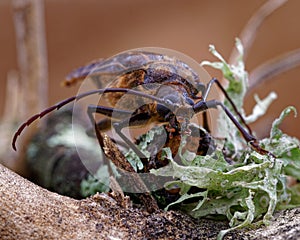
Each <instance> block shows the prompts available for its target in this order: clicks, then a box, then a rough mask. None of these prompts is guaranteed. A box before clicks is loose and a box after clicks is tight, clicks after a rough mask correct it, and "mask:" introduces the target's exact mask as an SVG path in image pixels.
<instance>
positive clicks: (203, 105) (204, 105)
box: [194, 100, 272, 155]
mask: <svg viewBox="0 0 300 240" xmlns="http://www.w3.org/2000/svg"><path fill="white" fill-rule="evenodd" d="M218 106H220V107H221V108H222V109H223V111H224V112H225V113H226V115H227V116H228V117H229V118H230V120H231V121H232V122H233V124H234V125H235V126H236V127H237V129H238V130H239V131H240V133H241V134H242V135H243V137H244V139H245V140H246V141H247V142H248V143H249V144H250V145H251V146H252V147H253V148H254V149H255V150H256V151H257V152H259V153H261V154H271V153H269V152H268V151H266V150H264V149H262V148H261V147H260V146H259V145H258V142H257V139H256V138H255V137H254V136H253V135H252V133H251V132H247V131H246V129H245V128H244V127H243V126H242V125H241V123H240V122H239V121H238V120H237V119H236V118H235V117H234V115H233V114H232V113H231V111H230V110H229V109H228V108H227V107H226V106H225V105H224V104H223V103H222V102H220V101H217V100H209V101H206V102H205V101H200V102H198V103H196V104H195V107H194V110H195V112H201V111H206V110H207V109H210V108H217V107H218ZM271 155H272V154H271Z"/></svg>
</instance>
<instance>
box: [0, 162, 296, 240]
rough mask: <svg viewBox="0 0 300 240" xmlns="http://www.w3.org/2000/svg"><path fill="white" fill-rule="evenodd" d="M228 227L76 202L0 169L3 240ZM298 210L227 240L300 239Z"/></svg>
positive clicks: (185, 234)
mask: <svg viewBox="0 0 300 240" xmlns="http://www.w3.org/2000/svg"><path fill="white" fill-rule="evenodd" d="M224 228H227V225H226V223H223V222H214V221H209V220H205V219H203V220H199V221H195V220H192V219H190V218H189V217H188V216H186V215H184V214H182V213H180V212H174V211H169V212H163V211H158V212H155V213H153V214H149V213H147V212H146V211H145V210H144V209H142V208H133V207H128V208H123V207H120V205H119V204H118V203H117V202H116V201H115V200H114V199H112V198H110V197H108V196H107V195H102V194H97V195H95V196H94V197H93V198H90V199H86V200H74V199H72V198H69V197H65V196H61V195H58V194H56V193H52V192H49V191H47V190H45V189H43V188H41V187H39V186H37V185H35V184H33V183H31V182H29V181H28V180H26V179H24V178H22V177H20V176H19V175H17V174H16V173H13V172H11V171H10V170H8V169H7V168H5V167H3V166H2V165H0V236H1V239H215V238H216V236H217V233H218V232H219V230H221V229H224ZM299 238H300V209H294V210H289V211H284V212H280V213H278V214H277V215H276V217H275V220H274V222H272V224H271V225H270V226H268V227H264V226H262V227H261V228H259V229H256V230H243V231H239V232H234V233H231V234H229V235H228V236H227V237H226V238H225V239H299Z"/></svg>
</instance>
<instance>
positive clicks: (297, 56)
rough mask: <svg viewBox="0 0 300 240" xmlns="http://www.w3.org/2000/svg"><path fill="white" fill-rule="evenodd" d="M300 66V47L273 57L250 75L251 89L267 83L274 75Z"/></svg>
mask: <svg viewBox="0 0 300 240" xmlns="http://www.w3.org/2000/svg"><path fill="white" fill-rule="evenodd" d="M298 66H300V49H296V50H293V51H290V52H287V53H284V54H282V55H280V56H279V57H276V58H273V59H271V60H269V61H267V62H265V63H263V64H261V65H260V66H258V67H257V68H255V69H254V70H253V71H252V72H251V73H250V75H249V79H250V81H249V84H250V86H249V90H251V89H253V88H255V87H257V85H258V84H262V83H265V82H267V81H269V80H271V79H272V78H273V77H275V76H277V75H279V74H281V73H283V72H285V71H288V70H290V69H292V68H295V67H298Z"/></svg>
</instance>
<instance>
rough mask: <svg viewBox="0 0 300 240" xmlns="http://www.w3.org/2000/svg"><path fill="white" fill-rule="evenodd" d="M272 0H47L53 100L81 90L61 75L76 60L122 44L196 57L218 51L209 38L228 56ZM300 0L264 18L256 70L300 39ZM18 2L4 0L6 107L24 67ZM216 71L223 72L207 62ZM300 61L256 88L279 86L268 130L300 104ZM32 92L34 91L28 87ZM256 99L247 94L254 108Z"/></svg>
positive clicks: (263, 124) (251, 63) (0, 76)
mask: <svg viewBox="0 0 300 240" xmlns="http://www.w3.org/2000/svg"><path fill="white" fill-rule="evenodd" d="M265 2H266V1H263V0H252V1H241V0H230V1H220V0H219V1H211V0H210V1H208V0H205V1H204V0H186V1H180V0H172V1H171V0H160V1H158V0H156V1H153V0H143V1H141V0H110V1H104V0H72V1H71V0H46V1H45V21H46V37H47V52H48V63H49V82H50V86H49V104H53V103H55V102H57V101H58V100H61V99H64V98H66V97H68V96H71V95H73V94H74V93H76V90H77V88H76V87H75V88H71V89H64V88H62V87H61V86H60V82H61V81H62V80H63V79H64V77H65V75H66V74H67V73H68V72H69V71H70V70H72V69H73V68H75V67H77V66H80V65H82V64H85V63H87V62H89V61H91V60H93V59H96V58H100V57H104V58H105V57H109V56H111V55H113V54H116V53H118V52H120V51H124V50H128V49H132V48H137V47H143V46H157V47H165V48H171V49H174V50H177V51H181V52H183V53H185V54H187V55H189V56H191V57H192V58H194V59H195V60H196V61H198V62H201V61H202V60H205V59H209V60H213V59H214V58H213V57H212V55H211V54H210V53H209V52H208V45H209V44H214V45H215V46H216V48H217V49H218V50H219V51H220V52H221V53H222V54H223V56H224V57H225V59H228V58H229V56H230V53H231V50H232V48H233V46H234V42H235V37H237V36H239V34H240V32H241V30H242V29H243V26H244V25H245V24H246V23H247V21H248V20H249V18H250V17H251V16H252V14H253V13H254V12H255V11H256V10H257V9H258V8H259V7H260V6H261V5H262V4H263V3H265ZM299 10H300V2H299V1H297V0H291V1H288V2H287V3H286V4H284V5H283V6H282V7H281V8H279V9H277V10H276V11H275V12H274V13H273V14H272V15H271V16H269V17H268V18H267V19H266V21H265V22H264V23H263V25H262V27H261V28H260V29H259V30H258V32H257V38H256V39H255V42H254V45H253V47H252V49H251V51H250V52H249V56H248V59H247V61H246V67H247V69H248V70H249V71H250V72H251V70H253V69H255V68H256V67H257V66H259V65H260V64H262V63H263V62H265V61H267V60H269V59H271V58H274V57H276V56H278V55H280V54H282V53H284V52H287V51H290V50H293V49H296V48H299V47H300V27H299V23H300V14H299ZM16 54H17V53H16V42H15V32H14V22H13V16H12V7H11V2H10V1H9V0H1V1H0V82H1V89H0V113H1V114H2V113H3V103H4V101H5V96H4V93H5V85H6V78H7V74H8V72H9V71H10V70H13V69H17V67H18V66H17V56H16ZM207 70H208V72H209V73H210V74H211V75H212V76H217V77H220V74H219V73H218V72H216V71H213V70H212V69H210V68H207ZM299 86H300V68H299V67H298V68H295V69H293V70H290V71H288V72H286V73H283V74H281V75H279V76H277V77H276V78H274V79H273V80H272V81H270V82H268V84H263V85H261V86H260V87H259V89H256V90H255V91H256V92H258V93H259V94H260V97H261V98H263V97H264V96H266V94H267V93H269V92H270V91H271V90H275V91H276V92H277V93H278V95H279V99H277V100H276V101H275V102H274V103H273V105H272V107H271V108H270V110H269V111H268V116H266V117H264V118H263V119H261V120H260V121H258V122H257V123H256V124H255V125H254V126H253V127H254V129H255V131H258V132H260V134H259V135H260V136H262V135H266V133H267V132H268V129H269V127H270V123H271V121H272V120H273V119H274V118H276V117H277V116H278V115H279V113H280V112H281V110H282V109H283V108H285V107H286V106H287V105H294V106H296V107H298V110H299V111H300V104H299V100H300V94H299V90H300V88H299ZM28 94H30V92H28ZM253 104H254V101H253V99H252V97H251V98H249V99H248V100H247V104H246V110H247V111H248V112H249V111H250V109H251V107H252V106H253ZM299 123H300V121H299V118H298V119H294V118H292V117H289V118H288V119H287V120H286V121H285V122H284V123H283V125H282V128H283V129H284V131H286V132H288V133H289V134H291V135H295V136H297V137H300V132H299V130H298V129H299Z"/></svg>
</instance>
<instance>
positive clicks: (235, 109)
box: [203, 78, 252, 135]
mask: <svg viewBox="0 0 300 240" xmlns="http://www.w3.org/2000/svg"><path fill="white" fill-rule="evenodd" d="M214 83H215V84H217V86H218V87H219V89H220V90H221V91H222V93H223V94H224V96H225V98H226V99H227V100H228V101H229V103H230V105H231V106H232V108H233V110H234V112H235V113H236V114H237V115H238V116H239V118H240V120H241V121H242V123H243V124H244V125H245V127H246V128H247V130H248V132H249V133H250V134H251V135H252V130H251V128H250V127H249V125H248V124H247V123H246V121H245V119H244V118H243V116H242V114H241V113H240V112H239V111H238V109H237V107H236V106H235V104H234V102H233V101H232V99H231V98H230V97H229V95H228V94H227V92H226V90H225V89H224V87H223V86H222V84H221V83H220V81H219V80H218V79H216V78H213V79H212V80H210V81H209V83H208V84H207V87H206V90H205V91H204V92H203V100H204V101H206V99H207V96H208V94H209V92H210V90H211V86H212V85H213V84H214Z"/></svg>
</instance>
